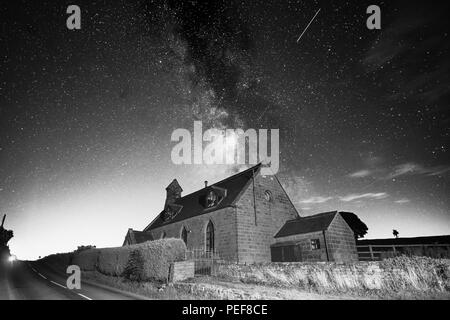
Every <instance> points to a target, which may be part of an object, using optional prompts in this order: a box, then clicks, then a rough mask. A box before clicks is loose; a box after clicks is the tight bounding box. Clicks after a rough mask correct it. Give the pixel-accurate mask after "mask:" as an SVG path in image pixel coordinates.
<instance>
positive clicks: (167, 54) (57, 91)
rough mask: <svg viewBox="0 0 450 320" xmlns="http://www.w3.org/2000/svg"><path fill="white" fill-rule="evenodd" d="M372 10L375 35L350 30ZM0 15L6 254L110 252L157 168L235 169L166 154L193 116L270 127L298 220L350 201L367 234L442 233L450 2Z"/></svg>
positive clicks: (183, 180) (186, 179) (447, 174)
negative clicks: (90, 248)
mask: <svg viewBox="0 0 450 320" xmlns="http://www.w3.org/2000/svg"><path fill="white" fill-rule="evenodd" d="M71 4H76V5H78V6H79V7H80V9H81V29H80V30H68V29H67V27H66V19H67V18H68V16H69V14H67V13H66V9H67V6H68V5H71ZM372 4H376V5H378V6H379V7H380V8H381V30H369V29H368V28H367V27H366V20H367V18H368V17H369V15H368V14H367V13H366V9H367V7H368V6H369V5H372ZM319 9H320V12H319V13H318V14H317V16H316V18H315V19H314V20H313V21H312V23H311V24H310V26H309V28H307V30H306V31H305V33H304V34H303V36H302V37H301V39H300V40H299V41H297V40H298V38H299V36H300V35H301V34H302V32H303V31H304V30H305V28H306V26H307V25H308V23H309V22H310V21H311V19H312V17H313V16H314V15H315V13H316V12H317V11H318V10H319ZM0 10H1V19H0V23H1V29H0V32H1V36H0V211H1V213H2V214H5V213H6V214H7V215H8V218H7V220H6V227H7V228H10V229H13V230H14V232H15V238H14V239H13V240H12V241H11V242H10V247H11V250H12V252H13V253H15V254H17V255H18V256H19V257H20V258H28V259H33V258H37V257H38V256H44V255H47V254H50V253H54V252H64V251H71V250H73V249H75V248H76V246H78V245H88V244H93V245H97V246H99V247H103V246H117V245H121V244H122V241H123V238H124V236H125V232H126V230H127V229H128V228H129V227H132V228H134V229H138V230H141V229H143V228H144V227H145V226H146V225H147V224H148V223H149V222H150V221H151V220H152V219H153V218H154V217H155V216H156V214H158V213H159V212H160V210H161V209H162V207H163V204H164V198H165V190H164V188H165V187H166V186H167V185H168V184H169V183H170V182H171V181H172V179H173V178H177V179H178V181H179V182H180V184H181V186H182V187H183V189H184V194H187V193H190V192H192V191H195V190H196V189H199V188H201V187H202V186H203V181H204V180H208V181H210V183H213V182H215V181H217V180H219V179H221V178H224V177H226V176H228V175H230V174H232V173H234V172H236V170H239V169H240V168H237V167H236V166H231V165H228V166H227V165H175V164H173V163H172V161H171V157H170V156H171V151H172V148H173V147H174V145H175V143H174V142H172V141H171V133H172V132H173V131H174V130H175V129H177V128H186V129H188V130H190V131H192V128H193V124H194V121H203V127H204V130H206V129H208V128H220V129H223V128H231V129H236V128H243V129H248V128H254V129H279V130H280V155H279V157H280V170H279V172H278V176H279V179H280V180H281V182H282V183H283V185H284V187H285V188H286V190H287V192H288V193H289V195H290V196H291V198H292V201H293V202H294V204H295V205H296V207H297V209H298V211H299V213H300V215H302V216H306V215H311V214H315V213H319V212H322V211H327V210H343V211H344V210H345V211H352V212H354V213H356V214H357V215H358V216H359V217H360V218H361V219H362V220H363V221H364V222H365V223H366V224H367V225H368V227H369V233H368V235H367V236H366V238H377V237H392V229H394V228H395V229H397V230H398V231H399V232H400V236H420V235H439V234H449V233H450V213H449V208H450V197H449V194H450V192H449V191H450V185H449V178H450V159H449V138H450V129H449V128H450V108H449V101H450V99H449V93H450V82H449V75H450V59H449V58H450V57H449V44H450V41H449V34H448V32H449V28H448V27H449V25H448V22H447V21H448V17H447V15H448V12H449V4H448V2H447V3H445V2H439V1H370V2H369V1H356V0H354V1H342V0H340V1H329V0H327V1H279V0H270V1H231V0H230V1H222V0H220V1H208V2H207V3H203V2H201V1H184V2H182V1H163V0H155V1H144V0H140V1H124V0H122V1H106V0H105V1H92V0H91V1H81V0H77V1H70V2H69V1H44V0H43V1H20V0H14V1H12V0H8V1H6V3H5V4H2V8H1V9H0Z"/></svg>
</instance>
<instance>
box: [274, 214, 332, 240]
mask: <svg viewBox="0 0 450 320" xmlns="http://www.w3.org/2000/svg"><path fill="white" fill-rule="evenodd" d="M337 213H338V212H337V211H330V212H323V213H319V214H316V215H313V216H308V217H301V218H297V219H293V220H289V221H286V223H285V224H284V225H283V226H282V227H281V229H280V231H278V233H277V234H276V235H275V238H281V237H287V236H292V235H295V234H305V233H311V232H317V231H324V230H327V229H328V227H329V226H330V224H331V222H332V221H333V219H334V217H335V216H336V214H337Z"/></svg>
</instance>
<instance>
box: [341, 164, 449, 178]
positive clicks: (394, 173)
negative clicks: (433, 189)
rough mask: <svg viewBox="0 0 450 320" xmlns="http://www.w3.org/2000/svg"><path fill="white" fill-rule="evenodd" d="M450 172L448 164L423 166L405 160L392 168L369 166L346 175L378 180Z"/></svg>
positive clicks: (440, 174)
mask: <svg viewBox="0 0 450 320" xmlns="http://www.w3.org/2000/svg"><path fill="white" fill-rule="evenodd" d="M448 172H450V166H442V165H441V166H432V167H424V166H423V165H421V164H418V163H415V162H406V163H402V164H399V165H396V166H394V167H393V168H390V169H389V168H371V169H362V170H359V171H355V172H353V173H351V174H349V175H348V177H350V178H353V179H360V178H365V177H369V176H372V177H374V178H376V179H379V180H390V179H393V178H397V177H401V176H412V175H424V176H430V177H435V176H443V175H444V174H447V173H448Z"/></svg>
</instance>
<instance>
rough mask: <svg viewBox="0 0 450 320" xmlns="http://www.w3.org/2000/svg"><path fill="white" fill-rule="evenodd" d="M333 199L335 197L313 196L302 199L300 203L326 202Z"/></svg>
mask: <svg viewBox="0 0 450 320" xmlns="http://www.w3.org/2000/svg"><path fill="white" fill-rule="evenodd" d="M331 199H333V197H320V196H319V197H311V198H308V199H305V200H300V201H299V202H298V203H304V204H316V203H325V202H327V201H330V200H331Z"/></svg>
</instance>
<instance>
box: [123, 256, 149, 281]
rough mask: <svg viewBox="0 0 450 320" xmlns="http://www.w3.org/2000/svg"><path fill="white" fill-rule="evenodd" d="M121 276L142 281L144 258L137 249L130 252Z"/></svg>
mask: <svg viewBox="0 0 450 320" xmlns="http://www.w3.org/2000/svg"><path fill="white" fill-rule="evenodd" d="M123 276H124V277H125V278H126V279H128V280H131V281H142V279H144V258H143V257H142V254H141V252H140V251H139V250H133V251H132V252H131V253H130V259H129V260H128V262H127V265H126V267H125V270H124V272H123Z"/></svg>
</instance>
